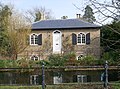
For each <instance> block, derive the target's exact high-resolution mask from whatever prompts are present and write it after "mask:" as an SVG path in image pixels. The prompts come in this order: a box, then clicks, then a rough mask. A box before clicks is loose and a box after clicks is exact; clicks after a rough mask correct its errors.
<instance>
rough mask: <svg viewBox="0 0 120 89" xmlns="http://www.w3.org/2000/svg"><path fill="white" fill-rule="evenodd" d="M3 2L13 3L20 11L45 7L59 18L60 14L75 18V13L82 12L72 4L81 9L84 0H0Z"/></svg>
mask: <svg viewBox="0 0 120 89" xmlns="http://www.w3.org/2000/svg"><path fill="white" fill-rule="evenodd" d="M0 1H1V2H2V3H4V4H13V5H14V7H15V8H17V9H19V10H20V11H25V10H28V9H32V8H35V7H41V6H42V7H45V8H46V9H48V10H51V11H52V13H53V14H52V15H53V16H54V17H55V18H57V19H60V18H61V17H62V16H64V15H65V16H68V18H76V14H77V13H80V14H83V13H82V12H81V11H80V10H78V9H77V8H76V7H75V6H74V5H73V4H76V5H77V6H78V7H79V8H81V10H82V9H83V7H84V6H86V5H85V0H0Z"/></svg>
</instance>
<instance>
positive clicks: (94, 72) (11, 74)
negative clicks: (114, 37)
mask: <svg viewBox="0 0 120 89" xmlns="http://www.w3.org/2000/svg"><path fill="white" fill-rule="evenodd" d="M103 71H104V69H103V68H102V67H95V66H93V67H90V66H89V67H73V66H71V67H61V68H57V67H54V68H47V67H45V83H46V84H47V85H48V84H63V83H88V82H101V74H102V73H103ZM108 73H109V74H108V75H109V77H108V80H109V81H118V80H119V79H118V69H117V67H110V68H109V72H108ZM0 84H1V85H41V84H42V68H0Z"/></svg>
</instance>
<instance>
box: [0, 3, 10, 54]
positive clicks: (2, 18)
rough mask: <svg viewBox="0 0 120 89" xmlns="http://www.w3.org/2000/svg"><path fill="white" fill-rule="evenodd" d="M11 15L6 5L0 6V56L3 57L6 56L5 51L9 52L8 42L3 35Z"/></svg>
mask: <svg viewBox="0 0 120 89" xmlns="http://www.w3.org/2000/svg"><path fill="white" fill-rule="evenodd" d="M11 15H12V11H11V9H10V7H9V6H8V5H0V54H2V55H5V56H6V55H8V54H7V52H6V50H9V43H8V42H9V40H8V37H7V35H6V34H5V33H6V31H7V29H8V24H9V18H10V16H11Z"/></svg>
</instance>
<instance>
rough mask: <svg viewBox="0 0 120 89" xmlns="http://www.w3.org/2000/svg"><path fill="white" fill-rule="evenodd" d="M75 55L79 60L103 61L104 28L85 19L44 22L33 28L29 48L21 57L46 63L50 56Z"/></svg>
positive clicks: (39, 22)
mask: <svg viewBox="0 0 120 89" xmlns="http://www.w3.org/2000/svg"><path fill="white" fill-rule="evenodd" d="M68 52H74V53H75V54H76V59H77V60H79V59H80V58H81V57H83V56H86V55H93V56H95V57H97V58H99V57H100V26H98V25H95V24H92V23H88V22H85V21H83V20H81V19H78V18H77V19H56V20H41V21H38V22H35V23H33V24H32V32H31V34H30V35H29V46H28V47H27V48H26V50H25V51H24V52H23V53H21V54H19V57H20V56H23V55H24V56H26V57H29V58H30V59H32V60H43V59H46V57H47V56H48V55H50V54H63V53H68Z"/></svg>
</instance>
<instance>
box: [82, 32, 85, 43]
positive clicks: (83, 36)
mask: <svg viewBox="0 0 120 89" xmlns="http://www.w3.org/2000/svg"><path fill="white" fill-rule="evenodd" d="M82 43H85V35H84V34H82Z"/></svg>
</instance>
